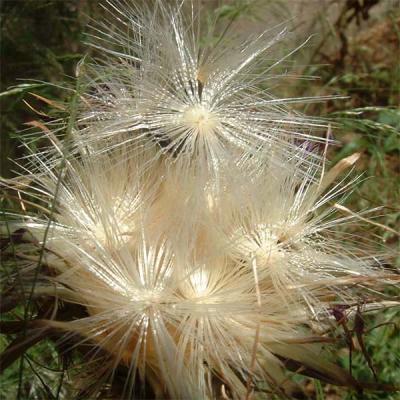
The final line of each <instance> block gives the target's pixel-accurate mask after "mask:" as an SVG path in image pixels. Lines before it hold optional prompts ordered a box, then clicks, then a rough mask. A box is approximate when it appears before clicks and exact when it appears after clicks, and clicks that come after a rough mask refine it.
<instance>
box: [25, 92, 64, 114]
mask: <svg viewBox="0 0 400 400" xmlns="http://www.w3.org/2000/svg"><path fill="white" fill-rule="evenodd" d="M28 93H29V94H30V95H31V96H33V97H35V98H37V99H38V100H41V101H43V103H46V104H48V105H49V106H51V107H54V108H56V109H58V110H61V111H66V108H65V107H64V106H63V105H61V104H60V103H58V102H56V101H54V100H50V99H47V98H46V97H43V96H39V95H38V94H36V93H33V92H28Z"/></svg>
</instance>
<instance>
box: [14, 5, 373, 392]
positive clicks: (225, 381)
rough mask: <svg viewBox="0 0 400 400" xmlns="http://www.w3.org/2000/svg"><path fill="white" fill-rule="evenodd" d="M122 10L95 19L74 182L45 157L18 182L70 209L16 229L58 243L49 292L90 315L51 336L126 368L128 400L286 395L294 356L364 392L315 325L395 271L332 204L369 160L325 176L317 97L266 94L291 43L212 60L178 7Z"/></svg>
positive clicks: (48, 204) (68, 169) (50, 251)
mask: <svg viewBox="0 0 400 400" xmlns="http://www.w3.org/2000/svg"><path fill="white" fill-rule="evenodd" d="M107 4H108V5H107V7H108V11H109V12H110V13H111V14H114V21H117V24H116V25H115V24H110V23H108V22H104V23H103V24H100V25H97V28H95V30H96V29H97V34H96V36H97V38H98V40H99V43H100V44H98V45H96V46H98V48H99V50H100V52H101V53H100V54H101V55H103V59H102V60H100V61H98V62H97V63H92V64H91V65H87V66H83V67H82V68H81V71H80V73H81V74H82V75H83V79H84V80H85V79H86V82H87V85H86V87H85V90H86V91H85V92H84V93H83V95H82V96H81V97H80V105H81V108H80V111H79V115H78V126H77V128H76V129H74V131H73V134H72V137H71V138H68V140H69V141H68V148H73V149H74V152H73V154H72V155H71V154H68V155H67V157H66V158H64V160H63V161H62V166H63V171H62V174H61V175H60V174H58V171H59V169H57V168H56V169H53V168H52V167H50V166H49V164H48V160H49V159H48V158H43V157H42V156H41V155H40V154H39V155H33V156H32V157H31V166H30V169H31V170H29V171H28V172H29V174H28V175H29V184H28V183H25V184H24V183H21V182H23V181H22V180H21V179H20V180H19V183H18V190H19V191H20V192H21V193H22V195H23V196H27V195H30V196H33V197H35V198H36V199H39V200H40V201H41V202H42V204H43V207H45V208H48V209H49V210H52V209H53V208H54V212H49V213H48V214H50V215H51V216H52V221H50V220H49V218H48V217H40V216H35V217H25V218H24V219H23V221H22V222H21V223H19V224H18V226H23V227H25V228H27V229H29V230H30V231H31V232H32V233H33V234H34V236H35V238H36V240H37V241H38V242H39V244H40V245H42V244H41V243H42V242H43V241H44V239H46V243H45V251H46V257H45V261H46V263H47V265H48V267H49V270H50V271H51V273H50V276H48V277H46V276H43V277H41V279H40V281H39V283H38V285H37V291H38V293H40V294H48V295H50V296H52V295H54V293H56V296H57V297H58V298H59V299H62V300H64V301H65V302H66V303H77V304H80V305H81V306H82V307H83V308H84V309H85V310H86V312H87V317H85V318H79V319H75V320H72V321H57V320H53V321H49V324H50V325H52V326H54V327H58V328H61V329H63V330H65V331H67V332H72V333H77V334H79V335H80V337H82V338H83V339H82V340H83V341H84V342H90V343H92V344H93V345H94V346H97V348H100V349H102V350H104V351H105V352H106V353H107V354H108V357H107V358H106V360H105V361H103V367H102V368H100V369H99V370H98V375H97V376H96V378H95V379H99V382H100V383H101V382H103V380H109V379H111V378H112V376H113V374H114V371H115V370H116V368H117V366H118V365H121V364H122V365H125V366H126V367H127V369H128V374H127V375H128V376H127V381H126V384H125V387H124V389H123V396H125V398H130V397H131V396H133V393H134V391H135V390H137V387H136V385H137V383H138V382H140V385H145V384H148V385H150V386H151V388H152V391H153V392H154V393H155V395H156V396H158V397H159V398H165V397H169V398H174V399H175V398H176V399H195V398H209V399H214V398H219V397H220V396H221V393H225V394H224V396H228V397H229V398H234V399H243V398H245V397H246V396H249V395H250V394H251V393H253V391H257V390H259V389H261V386H262V385H261V384H264V389H265V384H268V387H269V389H270V390H271V391H275V392H277V393H278V394H279V393H281V392H280V391H281V390H282V388H281V386H284V385H285V382H286V380H287V378H286V376H285V374H284V369H285V366H284V362H283V360H284V359H289V360H291V361H292V362H297V363H300V364H302V365H303V366H304V367H305V368H306V369H307V368H308V369H311V370H312V371H318V373H320V374H321V376H324V377H325V378H327V379H328V380H330V381H331V382H334V383H337V384H350V385H351V384H353V383H354V382H353V380H352V378H351V377H349V376H348V375H347V374H346V373H345V372H343V371H342V370H340V369H339V368H338V367H336V366H335V365H334V364H333V363H331V362H330V361H329V360H328V358H329V357H328V353H327V352H326V351H325V350H324V348H323V346H322V343H324V342H326V341H327V338H326V337H324V336H319V333H318V332H315V331H313V330H312V329H311V326H314V325H315V323H317V325H318V326H319V328H321V331H322V328H325V327H326V325H325V324H326V322H327V321H329V320H330V318H331V316H330V312H329V308H330V307H331V305H332V301H338V302H342V303H346V302H348V301H349V300H353V299H355V298H356V294H355V293H354V292H353V290H352V289H351V286H350V285H351V284H352V283H354V285H356V284H357V283H358V282H362V279H364V278H365V279H371V278H376V279H379V273H380V272H379V270H378V269H377V268H376V267H374V268H372V267H371V261H373V262H375V263H376V260H375V259H373V258H372V257H371V258H369V259H368V257H365V255H364V254H363V253H362V251H361V250H360V251H358V250H357V248H356V247H355V245H354V243H352V242H346V240H345V239H347V237H340V236H336V237H335V234H334V229H335V227H337V226H338V225H340V224H343V223H346V222H348V221H350V219H349V218H347V217H345V218H343V217H337V216H336V214H335V209H334V207H333V206H332V203H333V202H339V201H341V198H342V197H343V194H344V193H345V192H346V191H347V190H349V187H350V186H351V185H352V184H353V183H354V181H351V180H349V179H348V178H346V179H343V180H342V181H339V182H338V180H337V178H338V176H339V175H340V174H341V173H343V172H344V171H345V170H346V169H347V168H348V167H350V166H351V165H352V164H353V163H354V162H355V161H356V157H354V156H353V157H350V158H348V159H346V160H345V161H343V162H341V163H339V164H338V165H337V166H336V167H334V168H333V169H331V170H330V171H329V172H325V161H319V157H318V156H317V155H316V151H312V150H310V140H311V139H313V134H312V130H313V129H314V128H315V127H317V126H318V122H316V121H314V120H313V119H309V118H305V117H303V116H300V115H298V114H297V113H295V112H294V111H291V110H290V109H289V108H288V107H287V103H290V102H293V101H300V100H301V99H279V98H274V97H273V96H272V95H271V94H269V93H268V91H266V90H261V89H258V85H259V84H260V83H261V82H267V81H268V79H269V77H270V75H268V73H269V72H270V71H271V69H272V67H274V66H275V65H276V64H277V63H272V64H270V65H269V66H268V67H266V68H264V70H263V69H261V70H260V67H261V66H262V65H263V63H262V56H263V55H265V54H268V53H269V51H270V49H271V47H272V46H273V45H274V44H275V43H276V42H277V41H278V40H279V38H280V37H281V35H282V34H283V33H280V34H279V35H278V36H277V37H275V38H273V39H269V33H268V32H264V33H262V34H261V35H259V36H258V37H256V38H253V39H249V40H247V41H245V42H243V43H241V44H239V45H236V44H233V42H232V43H231V42H230V41H224V39H223V40H221V41H220V42H218V43H217V45H216V46H215V47H212V46H211V47H209V48H208V47H207V48H203V47H201V46H200V45H199V32H198V30H197V28H196V24H197V22H198V20H197V17H193V15H192V17H189V19H185V17H184V16H183V12H182V10H181V8H180V7H178V8H172V9H169V8H168V7H167V6H164V5H163V4H162V3H161V2H156V6H155V9H154V10H151V11H149V9H145V11H140V10H138V9H136V8H134V7H130V6H128V5H127V4H125V3H122V2H109V3H107ZM235 49H236V50H235ZM259 72H261V74H257V73H259ZM304 101H305V102H306V101H309V99H304ZM305 139H307V141H306V142H305ZM53 144H54V143H53ZM57 152H58V153H60V154H65V153H64V152H62V151H60V148H59V146H58V145H57V146H56V145H55V144H54V154H56V153H57ZM51 160H52V161H51V163H52V165H53V163H54V158H52V159H51ZM193 166H194V168H192V167H193ZM332 184H333V186H332ZM48 226H49V227H50V229H49V230H48V229H47V227H48ZM46 235H47V237H46ZM30 269H31V268H28V270H30ZM355 278H356V279H355ZM49 282H50V284H49ZM54 287H55V288H56V291H55V292H54ZM97 356H98V352H97V351H94V353H93V357H94V358H96V357H97ZM100 383H99V389H100Z"/></svg>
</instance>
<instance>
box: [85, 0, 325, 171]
mask: <svg viewBox="0 0 400 400" xmlns="http://www.w3.org/2000/svg"><path fill="white" fill-rule="evenodd" d="M107 7H108V8H107V11H108V12H109V13H110V14H112V16H111V17H110V18H111V21H112V22H111V23H110V22H108V21H106V22H103V23H99V24H95V25H94V28H93V29H94V33H93V36H94V37H95V38H96V40H97V44H94V46H95V47H97V48H98V49H99V51H100V55H99V60H98V62H97V63H96V64H92V65H90V66H88V67H87V68H88V70H90V71H91V73H90V74H91V76H92V78H91V80H90V81H89V82H88V88H87V93H86V96H85V98H86V100H85V104H86V105H87V107H86V115H85V116H84V117H83V118H82V119H81V130H80V132H79V135H78V142H81V143H82V144H84V145H85V146H90V145H92V146H93V147H94V148H98V147H99V146H100V149H101V151H104V148H112V147H114V146H119V145H123V144H127V143H129V144H130V145H132V146H134V147H136V146H146V145H148V144H150V145H152V144H154V143H157V144H158V146H159V153H160V154H167V155H168V156H169V157H170V158H171V159H173V160H174V161H177V160H179V161H182V162H183V163H182V167H181V168H182V170H186V169H187V167H188V164H193V163H194V164H195V165H196V166H198V167H200V168H201V167H204V168H205V169H212V170H218V169H219V168H221V166H223V165H224V163H225V162H226V161H227V160H228V159H231V158H232V157H235V158H237V159H240V158H241V157H243V155H248V154H253V153H254V152H255V151H257V150H258V149H260V148H263V149H264V152H268V151H270V150H271V148H273V147H275V146H278V147H280V148H287V147H291V146H294V145H295V143H294V141H296V140H304V139H307V140H315V141H317V140H319V139H318V138H317V137H316V136H315V130H317V129H320V128H321V127H324V123H322V122H321V121H318V120H316V119H313V118H308V117H304V116H302V115H300V114H299V113H297V112H295V111H294V110H292V109H290V106H289V105H290V103H295V102H300V103H307V102H309V101H318V100H321V98H320V99H311V98H282V99H279V98H275V97H274V96H273V95H272V94H271V93H270V90H268V89H265V88H264V89H260V83H261V82H262V83H263V84H264V85H267V87H268V85H269V84H270V85H272V83H270V82H269V81H273V80H274V79H276V78H277V76H275V75H272V73H271V71H272V70H274V68H275V67H277V66H278V65H279V64H280V62H283V60H282V59H280V60H277V61H273V62H271V61H270V60H271V59H272V58H273V56H272V55H271V54H270V53H271V52H272V51H273V49H272V48H273V47H274V46H275V44H276V43H278V42H279V41H280V40H281V39H282V37H283V36H284V35H285V30H282V31H281V32H279V33H278V34H277V35H276V34H274V33H273V32H271V31H273V30H270V31H265V32H262V33H261V34H259V35H258V36H256V37H252V38H249V39H247V40H245V41H243V40H241V39H240V38H233V35H229V34H226V35H225V36H226V37H225V36H224V37H223V38H220V40H217V41H216V39H215V38H213V40H212V39H211V38H212V35H213V34H212V33H211V38H209V43H208V44H206V45H204V46H201V45H200V24H201V22H200V20H199V18H200V17H199V15H196V14H195V12H194V11H193V10H192V13H191V14H190V13H189V14H188V15H187V16H185V15H184V13H183V11H182V8H184V7H183V5H181V7H177V8H169V7H168V6H167V5H165V4H164V3H162V2H158V1H157V2H156V6H155V8H154V9H151V10H149V9H144V10H143V9H141V10H138V9H136V8H135V7H134V6H133V5H128V4H125V3H123V2H118V1H115V2H114V1H110V2H108V3H107ZM229 36H230V38H229ZM313 132H314V133H313ZM79 138H80V139H79Z"/></svg>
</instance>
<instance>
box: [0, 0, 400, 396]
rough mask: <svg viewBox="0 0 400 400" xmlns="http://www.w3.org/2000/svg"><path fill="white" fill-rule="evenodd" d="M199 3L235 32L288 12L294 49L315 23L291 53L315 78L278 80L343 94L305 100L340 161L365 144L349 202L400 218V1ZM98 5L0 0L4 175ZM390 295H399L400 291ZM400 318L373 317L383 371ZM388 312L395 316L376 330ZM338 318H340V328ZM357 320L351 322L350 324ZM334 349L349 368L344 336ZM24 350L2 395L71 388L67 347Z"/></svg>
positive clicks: (371, 230) (309, 386)
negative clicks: (329, 130)
mask: <svg viewBox="0 0 400 400" xmlns="http://www.w3.org/2000/svg"><path fill="white" fill-rule="evenodd" d="M202 3H203V7H204V9H205V11H204V12H208V13H210V15H213V16H214V17H216V18H217V20H218V21H219V24H220V25H221V27H225V26H227V25H230V27H231V29H232V30H233V31H236V32H251V31H252V30H254V29H257V28H259V27H262V26H265V25H266V24H275V25H276V24H277V23H279V22H282V21H286V24H287V25H288V26H289V28H290V29H292V30H293V32H295V33H293V34H292V35H291V37H290V39H291V41H292V43H290V47H291V48H293V47H295V46H296V45H297V44H299V43H300V42H301V41H304V39H305V38H306V37H307V36H308V35H309V34H311V33H313V34H314V36H313V37H312V38H311V41H310V42H309V43H308V44H307V46H305V47H303V48H302V49H301V50H300V51H299V52H298V54H297V55H295V56H294V57H293V59H294V60H295V62H293V63H292V65H290V67H291V69H292V70H293V72H292V75H293V74H294V75H298V76H300V75H303V76H314V77H315V76H317V77H319V78H318V79H313V80H310V79H292V78H290V77H288V78H287V81H286V82H287V84H286V85H285V86H283V87H282V88H281V89H280V90H282V94H284V95H285V96H286V95H288V96H289V95H290V96H302V95H304V96H310V95H331V94H332V95H340V96H343V97H342V98H341V99H336V100H329V101H327V102H324V103H320V104H312V105H309V106H307V108H304V107H303V108H302V109H301V111H304V112H306V113H309V114H312V115H319V116H323V117H326V118H329V119H330V120H331V121H332V124H333V126H334V130H333V135H334V139H337V140H338V144H337V145H335V146H332V147H331V149H330V151H329V158H330V159H331V160H332V161H333V162H337V161H338V160H340V159H341V158H343V157H345V156H347V155H349V154H351V153H353V152H355V151H358V152H361V153H362V157H361V161H360V162H359V163H358V164H357V168H358V169H359V171H360V172H361V171H365V172H364V178H365V179H363V180H362V182H361V183H360V184H359V185H358V187H357V188H356V190H355V191H354V192H353V194H352V195H351V198H350V199H349V202H348V204H347V205H348V207H349V208H350V209H354V210H359V209H366V208H374V207H379V206H382V205H383V206H384V208H383V209H381V210H380V211H379V212H377V216H378V214H379V216H380V217H379V219H378V220H377V221H378V222H379V223H381V224H383V225H386V226H388V227H390V228H392V229H398V227H399V224H398V223H399V220H400V208H399V187H400V185H399V184H400V181H399V173H400V162H399V151H400V137H399V130H400V110H399V108H398V105H399V88H400V65H399V62H398V59H399V57H400V50H399V49H400V47H399V46H400V11H399V9H398V8H397V7H396V3H397V2H396V1H391V0H321V1H314V0H255V1H250V0H232V1H228V0H224V1H222V0H221V1H213V0H209V1H203V2H202ZM101 13H102V11H101V9H100V8H99V7H98V2H97V1H90V0H64V1H57V0H24V1H10V0H8V1H3V2H2V3H1V21H2V22H1V63H2V65H1V88H0V101H1V114H2V118H1V142H0V144H1V160H0V167H1V176H3V177H11V176H12V175H13V169H14V168H15V167H14V164H13V163H12V161H10V160H13V159H16V158H18V157H21V156H23V155H24V154H25V150H24V149H25V148H24V147H23V146H21V141H22V142H24V141H25V142H27V141H26V132H25V130H24V129H25V127H26V126H28V125H29V124H30V123H31V121H40V122H44V123H46V122H48V121H50V120H51V119H52V118H53V116H54V115H53V113H54V108H53V107H52V105H51V104H46V102H43V101H42V100H41V99H40V97H38V96H41V97H43V98H46V99H50V100H54V101H57V102H58V103H60V102H62V101H66V102H67V101H68V91H64V90H62V89H60V88H59V87H58V86H63V87H68V86H69V85H73V78H72V77H73V76H74V75H75V72H74V71H75V68H76V65H77V62H78V61H79V60H80V59H81V58H82V57H83V56H84V55H85V54H86V53H87V52H88V49H87V47H86V46H85V45H84V44H83V39H84V37H83V32H84V28H85V26H86V24H87V22H88V21H89V17H88V15H90V16H91V17H92V18H93V19H97V18H98V17H99V16H100V14H101ZM222 30H223V28H222ZM48 83H51V85H49V84H48ZM32 93H33V94H32ZM35 110H36V111H35ZM38 111H39V113H38ZM29 137H30V138H32V136H29ZM29 146H30V147H32V146H40V143H37V142H35V141H32V140H29ZM1 200H2V203H3V209H4V210H5V209H7V210H9V209H12V208H15V207H18V204H16V202H15V201H14V200H10V199H9V198H8V197H7V196H6V195H5V194H3V196H2V198H1ZM347 229H351V228H347ZM367 229H368V234H365V233H363V236H362V237H361V238H360V240H374V241H375V243H376V251H377V252H379V251H382V250H384V251H386V252H389V253H392V254H393V255H395V253H396V252H397V251H398V246H399V242H398V237H396V235H394V234H393V233H391V232H390V231H388V230H385V229H382V228H381V227H379V226H374V225H369V226H368V227H367ZM353 233H355V234H357V232H353ZM398 262H399V261H398V260H397V261H396V259H395V256H393V257H392V258H391V259H390V260H389V261H388V267H390V268H396V265H397V267H398V265H399V264H398ZM396 263H397V264H396ZM6 270H7V266H5V267H4V271H6ZM388 295H389V294H388ZM390 295H391V296H393V295H394V296H399V293H396V292H393V293H390ZM23 315H24V312H23V309H22V308H21V307H18V308H16V309H14V310H13V311H12V312H11V313H6V314H3V316H2V318H3V319H5V320H7V319H9V318H11V319H18V318H22V316H23ZM399 317H400V313H399V311H398V310H396V309H389V310H388V311H385V312H384V313H379V314H373V315H370V316H368V317H365V324H366V326H365V332H366V333H365V335H364V340H365V343H366V350H367V352H368V354H369V355H370V357H371V359H372V363H373V365H374V367H375V369H376V371H377V374H378V377H379V380H380V382H384V383H390V384H399V383H400V334H399ZM387 322H390V323H389V324H386V325H382V326H379V327H377V328H376V329H373V328H374V327H375V326H377V325H380V324H382V323H387ZM396 324H397V327H396ZM341 329H342V328H341V327H338V333H339V331H340V330H341ZM349 329H350V330H351V329H353V328H352V326H351V323H349ZM370 329H372V330H371V331H369V332H368V330H370ZM3 333H6V332H3ZM13 340H17V339H16V337H15V336H13V335H12V334H8V335H3V336H2V337H1V342H0V347H1V349H2V350H4V349H6V348H7V346H8V345H9V344H10V343H11V342H12V341H13ZM355 345H356V351H355V355H354V359H353V372H354V374H355V376H356V377H358V378H360V379H362V380H371V381H372V379H373V377H372V373H371V370H370V368H369V367H368V364H367V360H366V357H365V354H364V353H363V351H361V348H360V346H359V344H358V345H357V343H356V342H355ZM338 357H339V358H340V360H341V363H342V364H343V365H344V366H347V367H348V360H349V358H348V349H347V345H346V341H345V340H343V348H342V350H341V351H340V352H339V353H338ZM23 359H24V362H23V363H21V361H20V360H19V359H16V360H15V362H14V363H12V365H11V366H10V368H8V369H6V370H5V372H4V373H3V375H2V377H1V381H0V397H1V398H4V399H15V398H18V399H28V398H29V399H44V398H46V399H47V398H48V399H56V398H57V399H69V398H70V385H69V382H68V377H67V376H66V373H65V368H66V367H67V365H68V363H69V362H70V360H69V359H67V358H65V357H63V358H61V359H59V352H58V351H57V349H56V348H55V346H54V345H53V344H52V343H51V342H41V343H39V344H38V345H36V346H34V347H32V348H30V349H29V350H28V351H27V352H26V353H25V355H24V357H23ZM299 383H300V389H299V390H297V392H298V393H293V396H297V397H298V398H304V399H316V400H322V399H327V400H336V399H337V400H339V399H347V400H353V399H370V400H372V399H376V400H378V399H391V400H395V399H400V395H399V393H393V392H376V393H374V392H371V393H364V394H357V393H354V392H352V391H349V390H346V389H340V388H339V389H338V388H335V387H332V386H331V385H327V384H323V383H321V382H319V381H316V380H310V379H304V378H299Z"/></svg>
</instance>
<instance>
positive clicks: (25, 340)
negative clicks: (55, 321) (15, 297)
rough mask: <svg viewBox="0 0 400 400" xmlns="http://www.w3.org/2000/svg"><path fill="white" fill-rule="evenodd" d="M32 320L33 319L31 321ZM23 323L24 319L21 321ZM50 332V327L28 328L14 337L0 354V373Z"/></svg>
mask: <svg viewBox="0 0 400 400" xmlns="http://www.w3.org/2000/svg"><path fill="white" fill-rule="evenodd" d="M32 322H34V321H32ZM21 323H22V324H23V323H24V321H21ZM51 332H52V329H51V328H50V327H41V328H39V329H34V330H28V331H26V335H24V336H19V337H17V338H16V339H14V340H13V341H12V342H11V343H10V344H9V345H8V347H7V348H6V349H5V350H4V351H3V353H2V354H1V355H0V373H3V371H4V370H5V369H7V368H8V367H9V366H10V365H11V364H12V363H13V362H14V361H16V360H18V358H20V357H21V356H22V355H23V354H25V352H26V351H27V350H28V349H30V348H31V347H32V346H34V345H35V344H36V343H39V342H40V341H42V340H43V339H45V338H47V337H48V336H49V335H50V334H51Z"/></svg>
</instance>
